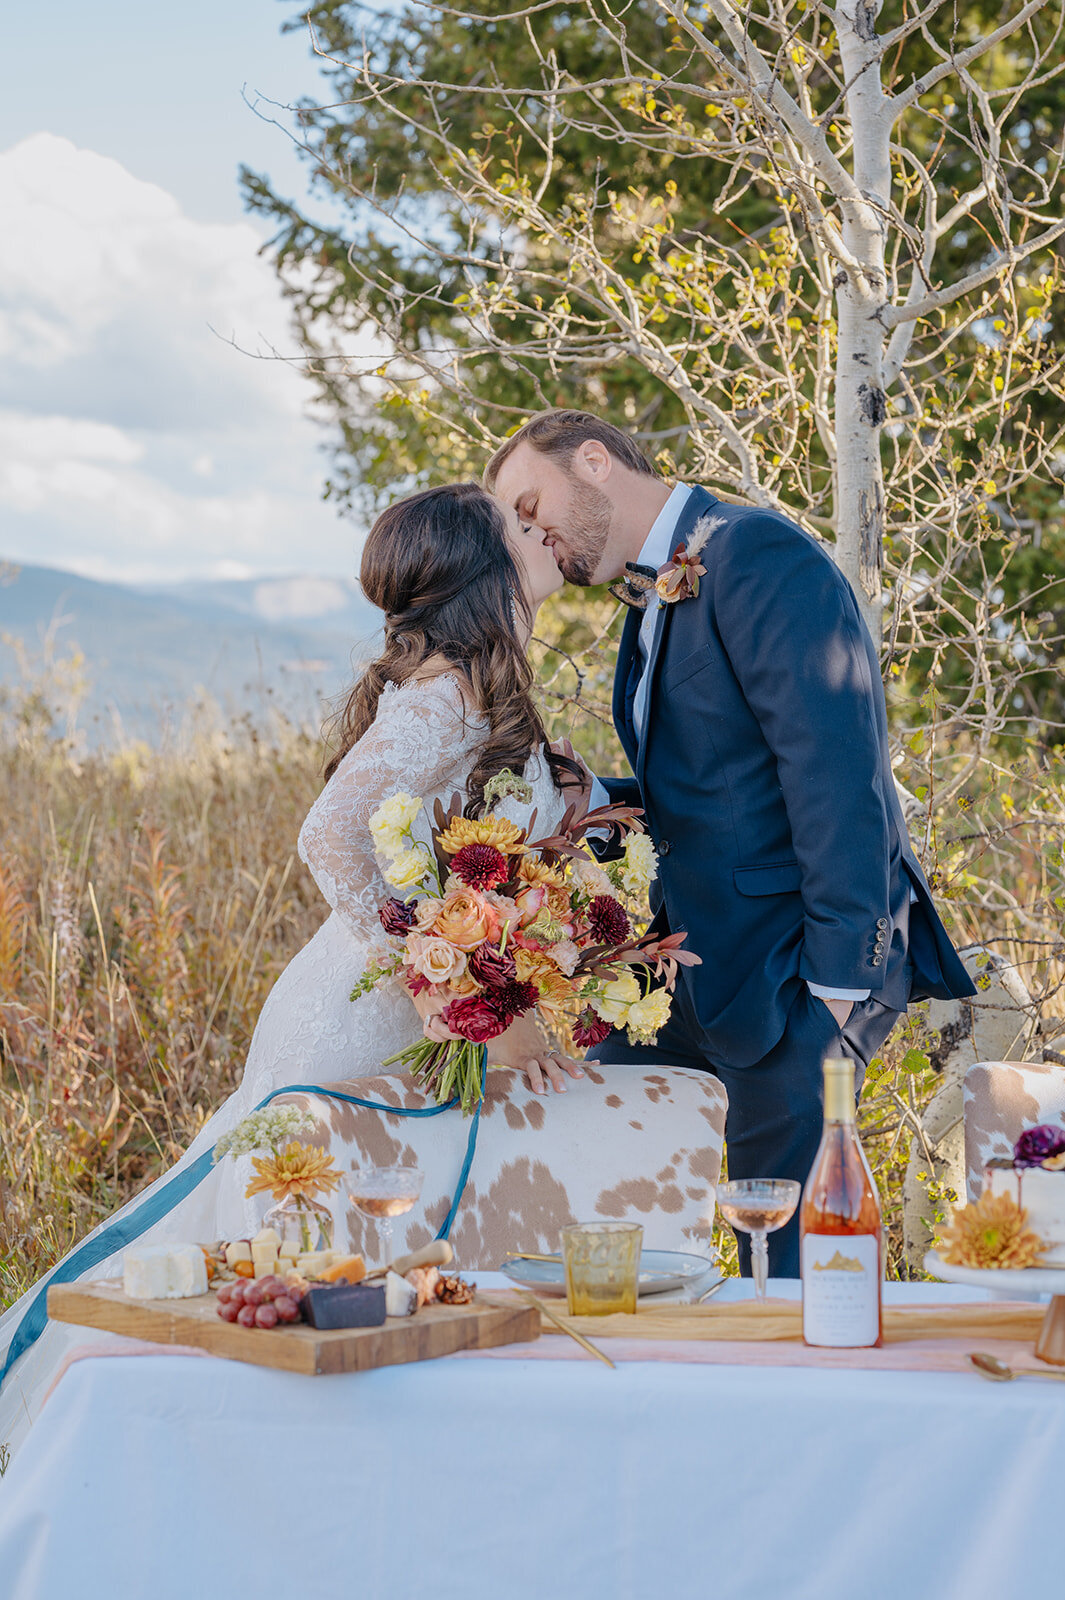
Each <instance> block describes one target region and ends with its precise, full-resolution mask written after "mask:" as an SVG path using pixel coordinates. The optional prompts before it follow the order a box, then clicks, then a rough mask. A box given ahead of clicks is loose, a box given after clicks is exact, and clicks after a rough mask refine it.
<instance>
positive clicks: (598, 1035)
mask: <svg viewBox="0 0 1065 1600" xmlns="http://www.w3.org/2000/svg"><path fill="white" fill-rule="evenodd" d="M609 1032H610V1023H609V1022H604V1021H603V1019H602V1017H597V1016H596V1014H595V1012H594V1011H593V1010H592V1008H591V1006H586V1007H585V1008H584V1010H583V1011H582V1012H581V1014H580V1016H579V1017H578V1018H577V1020H576V1022H575V1023H574V1024H573V1042H574V1044H575V1045H577V1046H578V1048H579V1049H581V1050H594V1049H595V1047H596V1045H597V1044H602V1042H603V1040H604V1039H605V1038H606V1036H607V1034H608V1033H609Z"/></svg>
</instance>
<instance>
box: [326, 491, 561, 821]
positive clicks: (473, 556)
mask: <svg viewBox="0 0 1065 1600" xmlns="http://www.w3.org/2000/svg"><path fill="white" fill-rule="evenodd" d="M359 577H360V580H361V583H362V588H363V592H364V594H365V595H366V598H367V599H368V600H370V601H372V603H373V604H374V605H375V606H379V607H380V609H381V610H382V611H383V612H384V613H385V647H384V651H383V652H382V654H381V655H380V656H378V658H377V660H376V661H374V662H372V663H371V665H370V666H369V667H367V668H366V670H365V671H364V672H363V674H362V676H361V677H360V678H359V680H358V681H357V683H356V684H355V687H354V688H353V689H352V691H351V693H350V694H349V696H348V698H347V702H346V704H345V705H344V706H343V708H342V710H341V711H340V712H339V714H338V715H337V717H336V718H335V719H334V721H333V724H332V727H331V729H330V736H331V742H332V744H333V746H334V754H333V755H332V756H331V757H330V759H329V762H328V764H327V766H326V768H325V776H326V778H327V779H328V778H330V777H332V775H333V773H334V772H335V771H336V769H337V767H338V765H339V764H340V762H341V761H342V760H343V758H344V756H345V755H346V754H347V753H348V751H349V750H350V749H351V747H352V745H353V744H354V743H355V742H356V740H358V739H361V737H362V735H363V734H364V733H365V732H366V730H367V728H369V727H370V725H371V723H372V722H373V720H374V717H375V716H376V715H377V702H378V700H379V699H380V698H381V693H382V691H383V689H384V687H385V685H386V684H387V683H397V684H398V683H405V682H407V680H408V679H409V678H413V677H416V676H417V674H418V672H419V671H420V669H421V668H422V667H423V666H424V665H425V663H426V662H428V661H429V660H431V659H434V658H435V659H436V660H440V659H441V658H443V659H444V660H446V661H447V662H448V663H449V664H450V665H451V666H452V667H453V668H455V669H456V671H458V672H459V673H461V674H462V676H463V678H464V679H465V680H466V684H467V685H468V688H469V698H470V700H471V702H472V704H473V705H474V706H476V707H477V709H478V710H479V711H481V712H482V713H483V714H484V715H485V716H486V717H487V719H488V734H487V737H486V739H485V741H484V743H483V744H482V745H481V747H480V749H479V751H478V752H477V758H476V764H475V766H474V768H473V770H472V772H471V773H470V775H469V779H468V780H467V784H466V793H467V797H468V798H467V804H466V808H465V809H466V815H467V816H479V815H480V813H481V811H482V810H483V808H484V789H485V784H486V783H488V781H489V780H490V779H491V778H494V777H495V775H496V773H497V772H501V771H502V770H503V768H504V767H509V768H510V769H511V771H512V772H516V773H519V774H520V773H521V771H522V769H523V768H524V766H525V763H526V762H527V761H528V759H529V757H530V756H531V755H532V753H533V751H534V750H539V751H541V752H542V753H543V754H544V756H545V757H546V760H547V762H548V764H549V766H550V768H551V775H552V777H553V778H554V780H555V784H556V786H560V778H561V777H562V776H563V775H564V774H570V773H575V772H576V771H577V770H578V769H577V767H576V765H575V763H573V762H571V761H569V760H567V758H566V757H565V756H557V755H555V754H554V752H553V751H552V750H551V749H550V747H549V745H548V742H547V736H546V734H545V732H544V726H543V723H542V721H541V720H540V714H539V712H538V711H537V709H536V703H535V701H534V699H533V681H534V680H533V673H532V668H531V667H530V665H529V661H528V658H527V656H526V654H525V650H524V647H523V645H522V643H521V640H520V639H519V636H518V629H519V625H520V623H522V622H523V623H524V624H525V625H526V628H528V626H529V625H530V623H531V616H530V612H529V606H528V602H527V601H526V599H525V595H524V593H523V590H522V584H521V574H520V572H519V571H518V568H517V565H516V563H515V561H514V557H513V556H512V554H511V552H510V548H509V546H508V544H507V539H506V523H505V521H504V519H503V513H502V512H501V510H500V508H499V506H498V505H497V504H496V502H495V501H494V500H493V499H492V497H491V495H489V494H486V492H485V491H484V489H482V488H481V486H480V484H477V483H457V484H449V485H448V486H447V487H446V488H443V489H423V490H422V491H421V492H420V493H419V494H411V495H407V496H406V497H405V498H404V499H402V500H397V501H396V502H395V503H394V504H393V505H390V506H389V507H388V509H387V511H383V512H382V513H381V515H380V516H379V517H378V518H377V521H376V522H375V523H374V525H373V527H372V528H371V529H370V533H369V536H368V538H367V540H366V546H365V548H364V550H363V554H362V566H361V568H360V572H359Z"/></svg>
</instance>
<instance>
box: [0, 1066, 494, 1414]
mask: <svg viewBox="0 0 1065 1600" xmlns="http://www.w3.org/2000/svg"><path fill="white" fill-rule="evenodd" d="M487 1070H488V1051H487V1049H486V1048H485V1047H484V1046H482V1048H481V1098H480V1099H479V1100H478V1102H477V1109H476V1110H475V1111H474V1113H473V1116H472V1117H471V1119H470V1131H469V1135H468V1137H467V1139H466V1157H465V1160H464V1161H463V1163H462V1171H461V1172H460V1173H459V1181H458V1184H457V1185H456V1188H455V1193H454V1197H453V1198H452V1201H451V1208H450V1210H449V1211H448V1214H447V1216H446V1217H445V1218H444V1223H443V1226H442V1227H441V1229H440V1231H439V1232H438V1233H437V1236H436V1237H437V1238H438V1239H446V1238H447V1236H448V1234H449V1233H450V1232H451V1228H452V1224H453V1223H454V1221H455V1215H456V1213H457V1211H458V1209H459V1206H460V1205H461V1203H462V1196H463V1195H464V1194H465V1192H466V1184H467V1182H468V1181H469V1176H470V1168H471V1167H472V1165H473V1156H474V1151H475V1150H476V1149H477V1128H478V1125H479V1123H480V1120H481V1103H482V1101H483V1099H484V1086H485V1078H486V1075H487ZM283 1094H321V1095H325V1096H327V1098H328V1099H330V1100H343V1101H344V1102H345V1103H346V1104H347V1105H352V1106H363V1107H364V1108H365V1109H366V1110H367V1111H384V1112H386V1113H387V1114H388V1115H389V1116H391V1117H438V1116H440V1114H441V1113H442V1112H444V1111H451V1110H453V1109H454V1107H455V1106H457V1105H458V1103H459V1101H458V1096H457V1095H456V1096H455V1097H454V1098H453V1099H451V1100H448V1101H446V1102H445V1103H444V1104H443V1105H441V1106H421V1107H414V1106H389V1105H385V1104H383V1103H382V1102H380V1101H377V1100H362V1099H360V1098H359V1096H358V1095H355V1094H343V1093H342V1092H341V1091H340V1090H339V1089H323V1088H321V1087H320V1086H319V1085H318V1084H314V1083H290V1084H287V1085H286V1086H285V1087H284V1088H283V1089H274V1090H273V1092H272V1093H271V1094H268V1095H267V1096H266V1099H265V1100H260V1101H259V1104H258V1105H257V1106H256V1107H255V1110H256V1111H261V1110H262V1109H263V1107H264V1106H268V1105H269V1104H270V1102H271V1100H276V1099H277V1098H278V1096H279V1095H283ZM249 1115H250V1113H249ZM217 1148H218V1147H217V1145H212V1146H211V1148H210V1150H205V1151H204V1153H203V1155H202V1156H197V1158H196V1160H195V1161H193V1162H192V1163H191V1164H190V1165H189V1166H187V1167H186V1168H185V1170H184V1172H181V1173H179V1174H178V1176H177V1177H175V1178H171V1180H170V1182H169V1183H164V1182H162V1181H160V1183H159V1185H158V1186H157V1188H156V1190H155V1192H154V1194H152V1196H151V1197H150V1199H147V1200H145V1202H144V1204H143V1205H142V1206H138V1208H137V1209H136V1211H131V1212H130V1214H129V1215H128V1216H126V1217H122V1218H120V1219H119V1220H118V1221H117V1222H112V1223H111V1224H110V1226H109V1227H105V1228H103V1229H101V1231H100V1232H99V1233H98V1234H96V1236H95V1237H94V1238H92V1239H87V1240H86V1242H85V1243H84V1244H83V1245H79V1246H78V1248H77V1249H76V1250H72V1251H71V1252H70V1254H69V1255H68V1256H67V1258H66V1260H65V1261H61V1262H60V1264H59V1266H58V1267H56V1268H55V1269H54V1271H53V1272H52V1274H51V1276H50V1277H49V1278H48V1280H47V1281H46V1282H45V1283H43V1284H42V1285H41V1287H40V1289H39V1290H38V1292H37V1294H36V1295H35V1296H34V1299H33V1302H32V1304H31V1305H30V1307H29V1309H28V1310H27V1312H26V1314H25V1316H24V1317H23V1318H22V1321H21V1322H20V1323H19V1325H18V1327H17V1328H16V1329H15V1332H14V1333H13V1335H12V1337H11V1343H10V1344H9V1345H8V1347H7V1359H6V1360H5V1362H4V1365H3V1368H2V1369H0V1387H2V1386H3V1382H4V1379H5V1378H6V1377H7V1375H8V1373H9V1372H10V1370H11V1368H12V1367H13V1366H14V1365H15V1362H16V1361H17V1360H18V1359H19V1357H20V1356H22V1355H25V1353H26V1351H27V1350H29V1349H30V1347H31V1346H32V1345H34V1344H36V1343H37V1340H38V1339H39V1338H40V1337H41V1334H42V1333H43V1332H44V1330H45V1326H46V1324H47V1322H48V1290H49V1288H50V1287H51V1286H52V1284H53V1283H71V1282H73V1280H74V1279H75V1278H80V1277H81V1275H82V1273H84V1272H88V1271H90V1270H91V1269H92V1268H93V1267H98V1266H99V1265H100V1263H101V1262H102V1261H106V1260H107V1258H108V1256H112V1255H114V1254H115V1253H116V1251H119V1250H124V1249H125V1248H126V1246H127V1245H130V1244H132V1243H133V1241H134V1239H139V1238H140V1237H141V1234H143V1233H146V1232H147V1231H148V1229H149V1228H153V1227H154V1226H155V1224H156V1223H157V1222H161V1221H162V1219H163V1218H164V1217H166V1216H169V1214H170V1212H171V1211H173V1209H174V1207H175V1206H177V1205H180V1204H181V1202H182V1200H184V1199H185V1198H186V1197H187V1196H188V1195H190V1194H191V1193H192V1191H193V1190H194V1189H195V1188H197V1186H198V1185H199V1184H201V1183H202V1182H203V1180H204V1178H206V1176H207V1174H208V1173H209V1172H210V1171H211V1169H212V1167H213V1166H214V1153H215V1150H216V1149H217Z"/></svg>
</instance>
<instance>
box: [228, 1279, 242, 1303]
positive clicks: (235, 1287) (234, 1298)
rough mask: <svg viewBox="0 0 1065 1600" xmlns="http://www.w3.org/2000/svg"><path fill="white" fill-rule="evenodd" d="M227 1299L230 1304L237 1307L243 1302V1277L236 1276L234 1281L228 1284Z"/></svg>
mask: <svg viewBox="0 0 1065 1600" xmlns="http://www.w3.org/2000/svg"><path fill="white" fill-rule="evenodd" d="M229 1299H230V1303H231V1304H232V1305H235V1306H237V1307H238V1308H239V1307H240V1306H242V1305H243V1304H244V1279H243V1278H238V1279H237V1281H236V1283H231V1284H230V1285H229Z"/></svg>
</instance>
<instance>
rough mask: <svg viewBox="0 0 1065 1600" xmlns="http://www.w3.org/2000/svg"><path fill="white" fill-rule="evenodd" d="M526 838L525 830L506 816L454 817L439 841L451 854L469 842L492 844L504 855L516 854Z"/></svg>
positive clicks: (444, 850) (441, 846)
mask: <svg viewBox="0 0 1065 1600" xmlns="http://www.w3.org/2000/svg"><path fill="white" fill-rule="evenodd" d="M524 838H525V834H524V830H523V829H521V828H519V827H518V825H517V823H515V822H508V820H507V818H506V817H452V819H451V821H450V822H449V823H448V825H447V827H446V828H445V829H444V831H443V833H442V834H441V835H440V837H439V839H438V840H437V843H438V844H439V846H440V848H441V850H443V852H444V854H445V855H449V856H453V855H455V854H456V853H457V852H458V851H459V850H461V849H462V848H463V846H464V845H467V844H490V845H494V846H495V848H496V849H497V850H502V852H503V854H504V855H511V856H515V855H517V854H518V853H519V851H520V850H521V849H522V842H523V840H524Z"/></svg>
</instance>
